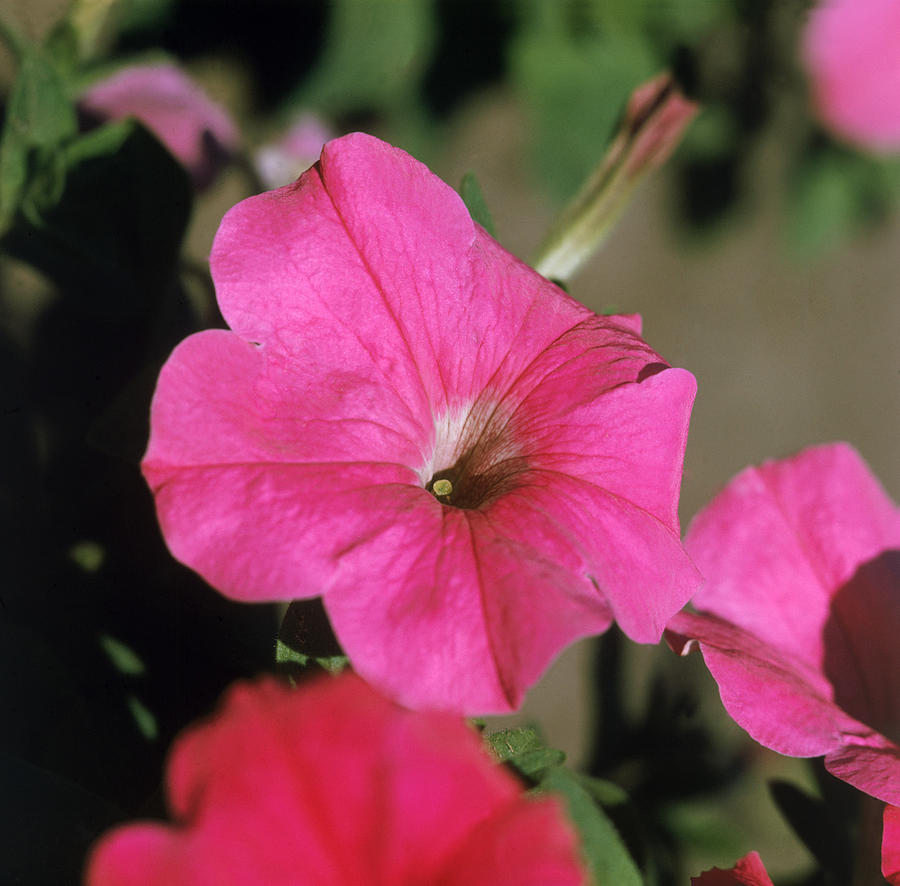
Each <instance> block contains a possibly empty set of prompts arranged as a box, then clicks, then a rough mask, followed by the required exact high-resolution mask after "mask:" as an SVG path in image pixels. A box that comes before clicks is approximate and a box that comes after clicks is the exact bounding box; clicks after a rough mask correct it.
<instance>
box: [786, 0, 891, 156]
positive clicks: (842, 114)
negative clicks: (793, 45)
mask: <svg viewBox="0 0 900 886" xmlns="http://www.w3.org/2000/svg"><path fill="white" fill-rule="evenodd" d="M803 54H804V58H805V61H806V67H807V69H808V70H809V75H810V81H811V86H812V91H813V101H814V102H815V105H816V110H817V112H818V114H819V116H820V117H821V119H822V121H823V122H824V123H825V125H826V126H828V127H829V128H830V129H832V130H833V131H834V132H835V133H836V134H837V135H839V136H841V137H843V138H845V139H847V140H849V141H851V142H855V143H856V144H858V145H861V146H862V147H865V148H870V149H873V150H876V151H896V150H900V3H898V2H897V0H820V2H819V4H818V6H817V7H816V8H815V9H814V10H813V11H812V13H811V14H810V18H809V23H808V25H807V27H806V31H805V34H804V39H803Z"/></svg>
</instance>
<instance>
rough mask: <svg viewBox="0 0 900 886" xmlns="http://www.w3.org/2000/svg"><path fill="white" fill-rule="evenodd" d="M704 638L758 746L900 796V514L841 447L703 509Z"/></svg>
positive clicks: (729, 706) (742, 479) (684, 626)
mask: <svg viewBox="0 0 900 886" xmlns="http://www.w3.org/2000/svg"><path fill="white" fill-rule="evenodd" d="M685 546H686V548H687V550H688V551H689V553H690V554H691V556H692V557H693V558H694V560H695V562H696V563H697V565H698V567H699V568H700V570H701V572H702V573H703V574H704V576H705V577H706V582H707V583H706V585H705V587H704V588H703V590H702V591H700V593H699V594H698V595H697V596H696V597H695V598H694V601H693V604H694V606H695V607H696V608H697V609H698V610H700V612H699V613H698V614H695V613H689V612H682V613H680V614H679V615H677V616H676V617H675V618H674V619H673V620H672V621H671V623H670V625H669V628H670V642H671V643H672V645H673V646H675V647H676V648H681V649H682V650H683V651H684V650H685V649H687V648H689V647H690V645H691V644H690V641H691V640H697V641H699V644H700V650H701V652H702V653H703V657H704V660H705V661H706V665H707V667H708V668H709V670H710V672H711V673H712V675H713V677H714V678H715V680H716V682H717V683H718V685H719V693H720V694H721V696H722V702H723V704H724V705H725V708H726V710H727V711H728V713H729V714H730V715H731V717H732V718H733V719H734V720H735V721H736V722H737V723H738V724H739V725H740V726H742V727H743V728H744V729H746V730H747V732H749V733H750V735H751V736H752V737H753V738H755V739H756V740H757V741H758V742H760V744H763V745H765V746H766V747H769V748H772V749H773V750H775V751H778V752H779V753H781V754H786V755H788V756H794V757H814V756H818V755H820V754H824V755H825V766H826V768H827V769H828V770H829V771H830V772H831V773H832V774H833V775H835V776H837V777H838V778H841V779H843V780H844V781H846V782H849V783H850V784H852V785H853V786H854V787H856V788H858V789H859V790H861V791H865V792H866V793H868V794H871V795H872V796H874V797H877V798H879V799H881V800H884V801H886V802H889V803H895V804H897V803H900V746H898V740H900V645H898V644H897V637H898V635H900V510H898V508H897V507H896V506H895V505H894V504H893V502H891V500H890V499H889V498H888V497H887V495H886V494H885V492H884V490H883V489H882V488H881V486H880V485H879V483H878V481H877V480H876V478H875V477H874V476H873V475H872V473H871V472H870V471H869V469H868V467H867V466H866V464H865V462H864V461H863V460H862V459H861V458H860V456H859V455H858V454H857V453H856V451H855V450H854V449H852V448H851V447H850V446H848V445H846V444H841V443H835V444H831V445H827V446H819V447H813V448H810V449H807V450H805V451H803V452H801V453H800V454H799V455H796V456H794V457H793V458H788V459H784V460H782V461H773V462H767V463H766V464H763V465H761V466H759V467H750V468H747V469H746V470H744V471H742V472H741V473H740V474H738V475H737V477H735V478H734V479H733V480H732V481H731V482H730V483H729V484H728V486H727V487H726V488H725V489H724V490H723V491H722V492H721V493H720V494H719V495H718V496H717V497H716V498H715V499H714V500H713V501H712V503H711V504H709V505H708V506H707V507H706V508H705V509H704V510H703V511H702V512H701V513H700V514H698V515H697V517H696V518H695V519H694V521H693V523H692V524H691V526H690V529H689V531H688V533H687V536H686V538H685Z"/></svg>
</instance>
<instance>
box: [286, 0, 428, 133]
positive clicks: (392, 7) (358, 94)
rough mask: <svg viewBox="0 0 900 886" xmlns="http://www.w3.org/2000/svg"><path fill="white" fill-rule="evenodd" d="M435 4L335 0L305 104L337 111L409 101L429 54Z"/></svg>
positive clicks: (303, 94) (412, 0)
mask: <svg viewBox="0 0 900 886" xmlns="http://www.w3.org/2000/svg"><path fill="white" fill-rule="evenodd" d="M432 7H433V4H432V2H431V0H404V2H403V3H397V2H396V0H334V2H332V3H331V4H330V21H329V26H328V34H327V38H326V45H325V51H324V53H323V56H322V60H321V62H320V64H319V66H318V68H317V69H316V71H315V73H314V74H313V76H312V78H311V80H310V81H309V82H308V83H307V84H306V85H305V86H304V88H303V89H302V92H301V97H302V100H303V103H304V104H307V105H313V106H316V107H320V108H323V109H325V108H327V110H328V112H329V114H331V115H334V114H339V113H343V112H346V111H354V110H359V109H360V108H366V107H374V108H381V109H385V108H388V107H390V106H391V105H395V104H397V103H406V102H408V101H409V100H410V98H411V96H413V95H414V93H415V90H416V87H417V84H418V82H419V80H420V79H421V76H422V75H423V74H424V71H425V67H426V64H427V62H428V59H429V58H430V56H431V49H432V45H433V43H434V37H435V28H434V21H433V11H432Z"/></svg>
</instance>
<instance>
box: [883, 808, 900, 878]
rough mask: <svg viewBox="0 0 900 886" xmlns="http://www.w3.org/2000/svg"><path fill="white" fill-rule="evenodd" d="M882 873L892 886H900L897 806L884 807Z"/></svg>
mask: <svg viewBox="0 0 900 886" xmlns="http://www.w3.org/2000/svg"><path fill="white" fill-rule="evenodd" d="M881 873H882V874H883V875H884V878H885V880H887V881H888V883H890V884H891V886H900V809H898V808H897V807H896V806H890V805H887V806H885V807H884V832H883V834H882V839H881Z"/></svg>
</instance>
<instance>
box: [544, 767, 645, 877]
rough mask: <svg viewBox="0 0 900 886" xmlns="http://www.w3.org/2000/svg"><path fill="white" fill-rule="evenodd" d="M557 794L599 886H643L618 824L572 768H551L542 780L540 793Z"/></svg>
mask: <svg viewBox="0 0 900 886" xmlns="http://www.w3.org/2000/svg"><path fill="white" fill-rule="evenodd" d="M547 791H553V792H554V793H557V794H560V795H561V796H562V798H563V800H564V801H565V804H566V809H567V810H568V813H569V817H570V818H571V820H572V822H573V823H574V825H575V828H576V829H577V831H578V835H579V837H580V838H581V847H582V851H583V853H584V856H585V859H586V861H587V864H588V868H589V870H590V872H591V875H592V877H593V881H594V882H595V883H597V884H603V883H615V884H616V886H641V884H642V882H643V881H642V879H641V874H640V871H638V868H637V865H635V863H634V860H633V859H632V858H631V855H630V854H629V852H628V850H627V849H626V848H625V844H624V843H623V842H622V838H621V837H620V836H619V832H618V831H617V830H616V828H615V825H613V823H612V822H611V821H610V819H609V818H608V817H607V816H606V813H605V812H604V811H603V810H602V809H601V808H600V807H599V806H598V805H597V803H595V802H594V799H593V798H592V796H591V794H590V792H589V791H588V790H587V789H586V788H585V787H584V785H583V784H582V783H581V782H580V780H579V777H578V776H576V775H575V774H574V773H572V772H570V771H569V770H568V769H565V768H563V767H561V766H560V767H556V768H553V769H550V770H549V771H548V772H547V774H546V775H545V776H544V777H543V778H542V779H541V782H540V785H539V786H538V788H537V789H536V792H539V793H545V792H547Z"/></svg>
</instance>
